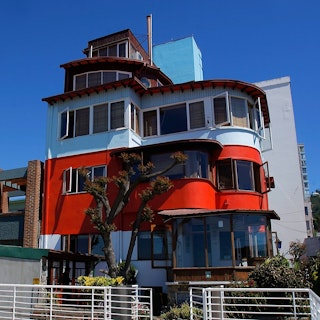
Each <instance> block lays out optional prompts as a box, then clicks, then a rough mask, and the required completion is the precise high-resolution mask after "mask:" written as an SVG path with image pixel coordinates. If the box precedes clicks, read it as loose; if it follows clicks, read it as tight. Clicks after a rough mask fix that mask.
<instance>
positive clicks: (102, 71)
mask: <svg viewBox="0 0 320 320" xmlns="http://www.w3.org/2000/svg"><path fill="white" fill-rule="evenodd" d="M104 72H115V74H116V80H115V81H119V74H127V75H128V78H131V77H132V72H128V71H122V70H96V71H90V72H84V73H79V74H76V75H74V76H73V90H77V89H76V83H77V77H80V76H83V75H86V85H85V88H88V87H89V74H91V73H100V85H103V84H106V83H109V82H103V73H104ZM80 90H82V89H80Z"/></svg>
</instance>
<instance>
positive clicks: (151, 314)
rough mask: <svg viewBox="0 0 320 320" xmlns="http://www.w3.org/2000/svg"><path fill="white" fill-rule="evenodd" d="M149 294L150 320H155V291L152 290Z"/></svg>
mask: <svg viewBox="0 0 320 320" xmlns="http://www.w3.org/2000/svg"><path fill="white" fill-rule="evenodd" d="M137 290H138V288H137ZM149 292H150V320H152V319H153V290H152V289H150V291H149Z"/></svg>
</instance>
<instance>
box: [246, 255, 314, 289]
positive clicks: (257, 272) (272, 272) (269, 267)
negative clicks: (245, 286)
mask: <svg viewBox="0 0 320 320" xmlns="http://www.w3.org/2000/svg"><path fill="white" fill-rule="evenodd" d="M249 280H253V281H254V282H255V285H256V286H257V287H258V288H309V287H310V282H309V281H308V280H307V279H306V277H305V274H304V272H303V271H301V270H300V269H295V268H291V267H290V265H289V262H288V260H287V259H286V258H285V257H283V256H281V255H278V256H275V257H273V258H269V259H266V260H265V262H264V263H262V264H261V265H259V266H257V267H256V268H255V269H254V270H253V271H252V272H251V273H250V274H249Z"/></svg>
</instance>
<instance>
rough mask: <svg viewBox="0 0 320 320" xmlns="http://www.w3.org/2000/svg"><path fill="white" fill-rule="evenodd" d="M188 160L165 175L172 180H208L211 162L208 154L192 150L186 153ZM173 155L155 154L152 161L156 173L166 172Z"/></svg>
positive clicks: (151, 158) (151, 157)
mask: <svg viewBox="0 0 320 320" xmlns="http://www.w3.org/2000/svg"><path fill="white" fill-rule="evenodd" d="M184 153H185V154H186V155H187V157H188V159H187V160H186V161H185V163H184V164H177V165H176V166H174V167H173V168H172V169H170V170H169V171H168V172H166V173H165V175H166V176H168V177H169V178H170V179H180V178H185V177H188V178H208V177H209V161H208V154H207V153H206V152H202V151H198V150H194V151H193V150H192V151H184ZM170 156H171V153H161V154H153V155H151V156H150V161H151V162H152V163H153V164H154V167H155V169H154V170H155V171H160V170H164V169H165V168H167V167H168V166H169V165H170V164H171V163H172V159H171V158H170Z"/></svg>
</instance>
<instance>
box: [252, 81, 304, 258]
mask: <svg viewBox="0 0 320 320" xmlns="http://www.w3.org/2000/svg"><path fill="white" fill-rule="evenodd" d="M256 84H257V85H258V86H259V87H261V88H262V89H263V90H264V91H265V92H266V94H267V100H268V105H269V113H270V120H271V134H272V144H273V148H272V150H267V151H265V152H263V154H262V156H263V159H264V160H265V161H268V163H269V171H270V176H273V177H274V179H275V189H272V191H271V192H269V194H268V196H269V208H270V209H271V210H275V211H276V213H277V214H278V215H279V216H280V219H281V220H280V221H276V220H272V231H275V232H277V235H278V239H279V240H280V241H281V242H282V247H281V249H280V253H283V254H287V253H288V249H289V244H290V242H291V241H297V240H299V241H301V242H303V240H304V238H306V237H307V230H306V220H305V210H304V190H303V188H302V181H301V170H300V162H299V154H298V143H297V136H296V128H295V119H294V110H293V103H292V97H291V89H290V78H289V77H283V78H279V79H272V80H267V81H263V82H259V83H256Z"/></svg>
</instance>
